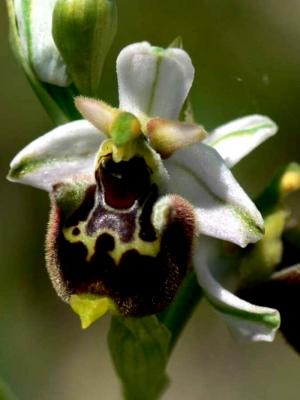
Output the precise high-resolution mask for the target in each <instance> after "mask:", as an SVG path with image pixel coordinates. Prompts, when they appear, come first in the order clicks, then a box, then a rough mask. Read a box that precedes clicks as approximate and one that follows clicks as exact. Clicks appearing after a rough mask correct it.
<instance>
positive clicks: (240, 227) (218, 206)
mask: <svg viewBox="0 0 300 400" xmlns="http://www.w3.org/2000/svg"><path fill="white" fill-rule="evenodd" d="M165 166H166V168H167V170H168V173H169V175H170V180H169V187H168V192H169V193H177V194H179V195H181V196H182V197H184V198H186V199H187V200H188V201H189V202H190V203H192V204H193V205H194V206H195V207H196V211H197V218H198V229H199V233H203V234H205V235H208V236H213V237H216V238H219V239H223V240H228V241H230V242H233V243H236V244H238V245H239V246H241V247H245V246H246V245H247V244H248V243H253V242H256V241H257V240H259V239H260V238H261V237H262V234H263V231H264V224H263V219H262V216H261V214H260V212H259V211H258V210H257V208H256V206H255V205H254V203H253V202H252V201H251V200H250V198H249V197H248V196H247V194H246V193H245V192H244V190H243V189H242V188H241V186H240V185H239V184H238V182H237V181H236V180H235V178H234V176H233V175H232V173H231V171H230V170H229V169H228V168H227V166H226V165H225V163H224V161H223V159H222V158H221V157H220V156H219V154H218V153H217V151H216V150H214V149H213V148H211V147H209V146H207V145H205V144H202V143H199V144H196V145H193V146H190V147H187V148H185V149H181V150H179V151H178V152H176V153H175V154H174V155H173V156H171V157H170V158H169V159H167V160H166V161H165Z"/></svg>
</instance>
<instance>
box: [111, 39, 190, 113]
mask: <svg viewBox="0 0 300 400" xmlns="http://www.w3.org/2000/svg"><path fill="white" fill-rule="evenodd" d="M117 75H118V85H119V100H120V108H121V109H124V110H126V111H129V112H132V113H133V114H135V115H139V114H140V113H145V114H147V115H149V116H154V117H156V116H159V117H162V118H169V119H176V118H177V116H178V114H179V112H180V110H181V107H182V105H183V103H184V101H185V99H186V97H187V95H188V92H189V90H190V88H191V86H192V83H193V78H194V67H193V65H192V62H191V59H190V57H189V55H188V54H187V53H186V52H185V51H184V50H181V49H174V48H168V49H161V48H158V47H153V46H151V45H150V44H149V43H147V42H141V43H135V44H132V45H129V46H127V47H125V48H124V49H123V50H122V51H121V52H120V54H119V56H118V59H117Z"/></svg>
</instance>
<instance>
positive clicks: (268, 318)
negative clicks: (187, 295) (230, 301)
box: [205, 292, 280, 329]
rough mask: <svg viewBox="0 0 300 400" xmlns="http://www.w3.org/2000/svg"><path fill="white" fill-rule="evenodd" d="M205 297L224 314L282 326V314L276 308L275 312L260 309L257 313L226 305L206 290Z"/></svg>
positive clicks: (274, 327) (276, 326)
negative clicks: (265, 311) (263, 311)
mask: <svg viewBox="0 0 300 400" xmlns="http://www.w3.org/2000/svg"><path fill="white" fill-rule="evenodd" d="M205 297H206V298H207V300H208V301H209V303H210V304H211V305H212V306H213V307H214V308H215V309H216V310H218V311H220V312H221V313H223V314H228V315H231V316H233V317H237V318H241V319H244V320H248V321H253V322H259V323H262V324H264V325H267V326H269V327H270V328H271V329H278V328H279V326H280V314H279V313H278V312H277V311H276V310H274V311H273V312H271V311H270V313H262V312H259V311H258V312H257V313H253V312H250V311H246V310H242V309H238V308H235V307H232V306H229V305H227V304H226V305H225V304H223V303H221V302H219V301H218V300H216V299H215V298H213V297H212V296H210V294H209V293H208V292H205Z"/></svg>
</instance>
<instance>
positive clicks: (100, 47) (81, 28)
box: [52, 0, 117, 97]
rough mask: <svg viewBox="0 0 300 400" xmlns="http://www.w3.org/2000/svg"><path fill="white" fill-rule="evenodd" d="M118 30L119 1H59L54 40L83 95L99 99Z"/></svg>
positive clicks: (54, 19) (54, 17)
mask: <svg viewBox="0 0 300 400" xmlns="http://www.w3.org/2000/svg"><path fill="white" fill-rule="evenodd" d="M116 28H117V8H116V3H115V0H57V1H56V5H55V8H54V13H53V31H52V32H53V37H54V40H55V43H56V45H57V47H58V49H59V50H60V52H61V54H62V56H63V59H64V60H65V62H66V64H67V66H68V70H69V72H70V75H71V77H72V80H73V81H74V83H75V85H76V86H77V88H78V90H79V91H80V93H81V94H84V95H88V96H92V97H98V96H99V84H100V79H101V73H102V68H103V64H104V60H105V57H106V54H107V52H108V50H109V48H110V46H111V43H112V41H113V38H114V36H115V33H116Z"/></svg>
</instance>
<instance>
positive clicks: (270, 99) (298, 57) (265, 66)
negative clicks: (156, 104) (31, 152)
mask: <svg viewBox="0 0 300 400" xmlns="http://www.w3.org/2000/svg"><path fill="white" fill-rule="evenodd" d="M118 8H119V29H118V33H117V37H116V40H115V41H114V44H113V47H112V49H111V51H110V53H109V56H108V58H107V61H106V64H105V69H104V72H103V78H102V79H103V80H102V88H103V96H102V98H103V99H105V100H106V101H108V102H111V103H112V104H117V86H116V76H115V59H116V56H117V54H118V52H119V50H120V49H121V48H122V47H124V46H125V45H127V44H129V43H131V42H136V41H141V40H148V41H150V42H151V43H152V44H155V45H159V46H167V45H168V44H169V43H170V42H171V41H172V40H173V39H174V37H176V36H177V35H181V36H182V38H183V42H184V47H185V49H186V50H187V51H188V52H189V54H190V55H191V57H192V59H193V62H194V65H195V67H196V77H195V83H194V86H193V91H192V100H193V105H194V111H195V114H196V117H197V120H198V121H199V122H200V123H201V124H203V125H204V126H205V127H206V128H207V129H211V128H214V127H216V126H218V125H220V124H222V123H224V122H226V121H229V120H231V119H234V118H236V117H239V116H242V115H246V114H253V113H261V114H267V115H269V116H270V117H271V118H272V119H274V120H275V121H276V122H277V123H278V125H279V127H280V131H279V134H278V135H277V136H276V137H275V138H272V139H271V140H269V141H268V142H267V143H265V144H263V145H262V146H261V147H260V148H259V149H258V150H256V151H255V152H254V153H252V154H251V155H250V156H248V157H247V159H244V160H243V161H242V162H241V163H240V164H239V165H238V167H237V168H235V170H234V173H235V175H236V177H237V178H238V179H239V180H240V182H241V183H242V185H243V186H244V187H245V188H246V190H248V192H249V193H250V194H251V195H253V196H255V195H256V194H258V193H259V192H260V190H262V188H263V187H264V185H265V184H266V183H267V182H268V181H269V180H270V178H271V176H272V175H273V173H274V171H275V169H276V168H277V167H279V166H281V165H284V164H285V163H287V162H288V161H292V160H294V161H298V162H299V161H300V154H299V153H300V152H299V149H300V115H299V114H300V113H299V100H300V79H299V73H300V51H299V43H300V24H299V18H300V2H299V1H298V0H287V1H286V2H285V3H284V4H283V3H282V2H281V1H278V0H265V1H260V0H243V1H241V0H226V1H224V0H199V1H195V0H185V1H182V0H181V1H179V0H172V1H171V0H164V1H161V0H152V1H140V0H130V1H126V0H119V1H118ZM7 28H8V27H7V17H6V10H5V2H4V1H3V0H1V2H0V38H1V39H0V84H1V90H0V120H1V136H0V141H1V156H0V170H1V178H2V179H1V186H0V191H1V208H0V215H1V229H0V235H1V236H0V260H1V261H0V262H1V268H0V296H1V302H0V376H1V377H2V378H3V379H4V380H5V381H6V382H7V383H8V384H9V386H10V387H11V388H13V390H14V392H15V393H16V395H17V396H18V398H19V399H22V400H35V399H38V400H53V399H55V400H71V399H72V400H74V399H76V400H83V399H89V400H96V399H105V400H106V399H109V400H117V399H120V392H119V386H118V382H117V380H116V378H115V375H114V373H113V371H112V365H111V363H110V359H109V354H108V350H107V346H106V333H107V329H108V322H109V321H108V319H107V318H106V319H103V320H101V321H99V322H98V323H96V324H95V325H94V326H92V327H91V328H90V329H89V330H87V331H82V330H81V329H80V325H79V321H78V319H77V317H76V316H75V315H74V314H73V313H72V312H71V310H69V308H68V306H67V305H65V304H64V303H62V302H61V301H60V300H59V299H58V298H57V296H56V295H55V293H54V291H53V289H52V287H51V284H50V282H49V280H48V277H47V273H46V270H45V262H44V236H45V231H46V223H47V218H48V208H49V205H48V199H47V195H46V194H45V193H42V192H39V191H37V190H34V189H31V188H29V187H25V186H24V187H23V186H19V185H13V184H11V183H8V182H6V181H5V175H6V173H7V169H8V163H9V161H10V160H11V158H12V157H13V156H14V155H15V153H16V152H17V151H18V150H19V149H21V148H22V147H23V146H24V145H26V144H27V143H28V142H30V141H31V140H32V139H34V138H36V137H38V136H39V135H41V134H42V133H44V132H46V131H48V130H49V129H51V127H52V126H51V122H50V120H49V119H48V117H47V115H46V113H45V111H44V110H43V109H42V107H41V106H40V104H39V102H38V100H37V99H36V98H35V96H34V94H33V92H32V91H31V89H30V87H29V85H28V83H27V81H26V79H25V76H24V75H23V73H22V71H21V69H20V68H19V66H18V65H17V63H16V61H15V60H14V58H13V55H12V53H11V51H10V49H9V46H8V42H7ZM298 201H299V198H297V197H296V196H294V197H292V199H291V202H292V203H293V204H294V206H296V205H297V202H298ZM299 373H300V358H299V356H298V355H297V354H295V353H294V352H293V351H292V349H291V348H290V347H288V345H286V344H285V342H284V340H283V339H282V337H281V336H280V335H278V337H277V339H276V341H275V342H274V343H273V344H258V345H249V344H248V345H242V344H239V343H236V342H235V341H234V340H233V339H232V338H231V336H230V334H229V332H228V331H227V329H226V327H225V325H224V323H223V322H222V321H221V320H220V319H219V318H215V315H214V313H213V311H211V309H209V308H208V307H207V306H206V304H201V306H200V307H199V308H198V309H197V311H196V313H195V315H194V316H193V318H192V320H191V322H190V323H189V325H188V327H187V329H186V330H185V332H184V335H183V336H182V338H181V339H180V341H179V343H178V346H177V348H176V349H175V352H174V354H173V357H172V359H171V362H170V365H169V374H170V376H171V378H172V386H171V388H170V389H169V390H168V391H167V393H166V394H165V396H164V399H165V400H170V399H173V400H179V399H182V398H186V399H191V400H194V399H195V400H196V399H206V400H209V399H218V398H222V399H223V400H240V399H243V400H257V399H264V400H269V399H272V400H279V399H282V398H288V399H289V400H294V399H295V400H296V399H298V398H299V390H300V380H299Z"/></svg>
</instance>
